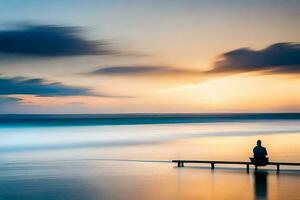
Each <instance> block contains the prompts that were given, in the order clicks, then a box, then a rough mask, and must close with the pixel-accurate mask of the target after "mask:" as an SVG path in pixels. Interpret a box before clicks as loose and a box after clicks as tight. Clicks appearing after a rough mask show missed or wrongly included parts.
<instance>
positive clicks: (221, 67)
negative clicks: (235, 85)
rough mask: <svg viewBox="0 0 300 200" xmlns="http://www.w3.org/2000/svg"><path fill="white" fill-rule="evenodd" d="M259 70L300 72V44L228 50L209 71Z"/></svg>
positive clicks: (288, 72)
mask: <svg viewBox="0 0 300 200" xmlns="http://www.w3.org/2000/svg"><path fill="white" fill-rule="evenodd" d="M253 71H259V72H264V73H271V74H295V73H300V44H299V43H276V44H272V45H270V46H268V47H267V48H265V49H261V50H252V49H249V48H240V49H236V50H233V51H230V52H226V53H224V54H223V55H222V56H221V60H219V61H217V62H215V63H214V65H213V69H212V70H210V71H207V72H208V73H241V72H253Z"/></svg>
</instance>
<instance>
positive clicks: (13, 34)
mask: <svg viewBox="0 0 300 200" xmlns="http://www.w3.org/2000/svg"><path fill="white" fill-rule="evenodd" d="M107 45H108V43H107V42H106V41H103V40H90V39H86V38H85V37H83V34H82V28H80V27H73V26H57V25H20V26H18V27H15V28H13V29H7V30H1V31H0V53H1V54H6V55H19V56H24V57H25V56H28V57H59V56H80V55H105V54H113V52H112V51H110V50H108V48H107Z"/></svg>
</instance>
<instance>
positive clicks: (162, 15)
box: [0, 0, 300, 114]
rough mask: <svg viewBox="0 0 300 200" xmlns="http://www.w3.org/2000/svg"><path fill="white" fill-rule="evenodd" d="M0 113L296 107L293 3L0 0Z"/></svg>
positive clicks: (298, 62) (299, 90)
mask: <svg viewBox="0 0 300 200" xmlns="http://www.w3.org/2000/svg"><path fill="white" fill-rule="evenodd" d="M0 13H1V17H0V113H2V114H9V113H26V114H30V113H32V114H37V113H59V114H64V113H211V112H218V113H221V112H300V43H299V41H300V27H299V20H300V1H298V0H264V1H261V0H260V1H258V0H253V1H246V0H239V1H237V0H218V1H209V0H207V1H202V0H197V1H196V0H185V1H179V0H172V1H168V0H159V1H158V0H151V1H150V0H148V1H143V0H139V1H138V0H130V1H126V0H122V1H121V0H112V1H104V0H103V1H102V0H97V1H96V0H72V1H71V0H70V1H69V0H64V1H59V0H52V1H48V0H27V1H20V0H10V1H5V0H0Z"/></svg>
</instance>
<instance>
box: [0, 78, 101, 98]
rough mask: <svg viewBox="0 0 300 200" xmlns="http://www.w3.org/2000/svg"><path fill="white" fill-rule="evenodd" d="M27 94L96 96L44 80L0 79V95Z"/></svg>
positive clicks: (85, 89)
mask: <svg viewBox="0 0 300 200" xmlns="http://www.w3.org/2000/svg"><path fill="white" fill-rule="evenodd" d="M17 94H28V95H37V96H97V95H96V94H94V93H92V92H91V91H90V89H88V88H84V87H74V86H66V85H63V84H61V83H57V82H49V81H47V80H44V79H28V78H24V77H14V78H3V77H0V95H17Z"/></svg>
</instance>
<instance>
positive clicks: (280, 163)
mask: <svg viewBox="0 0 300 200" xmlns="http://www.w3.org/2000/svg"><path fill="white" fill-rule="evenodd" d="M172 162H173V163H177V167H184V163H199V164H200V163H203V164H205V163H206V164H210V166H211V169H215V166H216V165H217V164H222V165H244V166H245V167H246V170H247V171H249V170H250V165H254V163H252V162H243V161H217V160H172ZM267 165H274V166H276V170H277V172H279V171H280V166H281V165H284V166H300V163H294V162H268V163H267V164H266V166H267ZM254 166H255V165H254Z"/></svg>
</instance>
